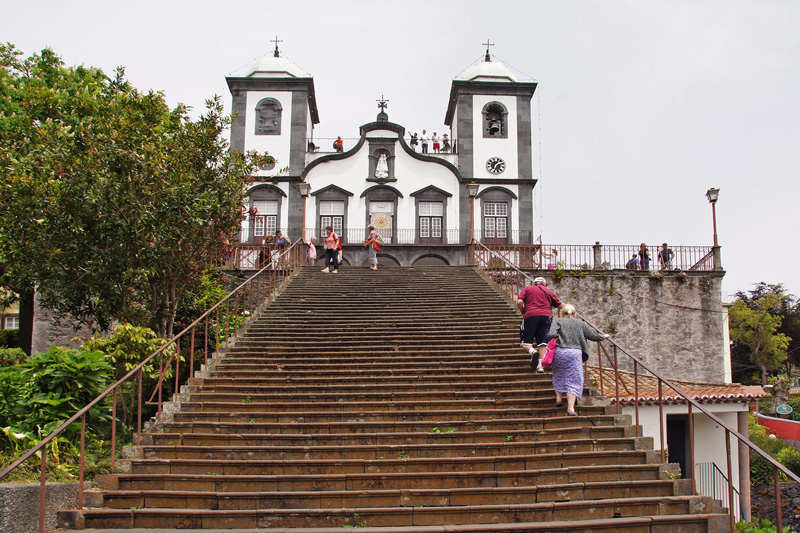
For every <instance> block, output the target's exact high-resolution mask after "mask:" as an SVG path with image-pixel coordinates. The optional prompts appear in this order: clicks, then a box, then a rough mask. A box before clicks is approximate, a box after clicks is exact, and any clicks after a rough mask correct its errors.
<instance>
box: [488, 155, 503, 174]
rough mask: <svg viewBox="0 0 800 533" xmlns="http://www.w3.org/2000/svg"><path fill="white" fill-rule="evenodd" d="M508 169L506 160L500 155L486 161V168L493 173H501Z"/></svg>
mask: <svg viewBox="0 0 800 533" xmlns="http://www.w3.org/2000/svg"><path fill="white" fill-rule="evenodd" d="M505 169H506V162H505V161H503V160H502V159H500V158H499V157H492V158H490V159H489V160H488V161H487V162H486V170H488V171H489V172H491V173H492V174H500V173H501V172H503V171H504V170H505Z"/></svg>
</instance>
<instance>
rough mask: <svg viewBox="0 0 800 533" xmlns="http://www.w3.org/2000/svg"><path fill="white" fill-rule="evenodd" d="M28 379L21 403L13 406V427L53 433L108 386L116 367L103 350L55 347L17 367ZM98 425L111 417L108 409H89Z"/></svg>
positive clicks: (43, 433) (24, 384)
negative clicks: (107, 359) (109, 361)
mask: <svg viewBox="0 0 800 533" xmlns="http://www.w3.org/2000/svg"><path fill="white" fill-rule="evenodd" d="M16 369H17V371H18V373H19V375H20V376H21V377H23V378H25V382H24V383H22V384H21V387H20V389H19V392H18V394H19V396H18V404H17V405H16V406H15V407H14V408H12V410H11V415H12V416H13V419H14V420H15V422H16V423H15V424H13V427H14V428H15V429H21V430H23V431H24V432H28V433H31V434H37V433H39V434H41V435H42V436H45V435H48V434H50V432H52V431H53V430H54V429H56V428H57V427H58V426H60V425H61V424H63V423H64V422H65V421H66V420H67V419H68V418H69V417H71V416H72V415H74V414H75V413H76V412H78V411H79V410H81V409H82V408H83V407H85V406H86V405H87V404H88V403H89V402H91V401H92V400H94V399H95V398H96V397H97V396H99V395H100V393H101V392H103V391H104V390H105V389H106V388H107V387H108V386H109V385H110V381H111V376H112V373H113V367H112V366H111V365H110V364H109V363H108V362H106V361H105V359H104V356H103V354H102V353H101V352H97V351H91V350H84V349H78V350H73V349H69V348H61V347H58V346H53V347H52V348H50V349H49V350H48V351H46V352H44V353H39V354H36V355H34V356H33V357H31V358H30V359H28V361H26V362H25V363H23V364H21V365H18V366H17V367H16ZM88 418H89V420H91V421H92V422H93V425H94V426H95V427H97V426H98V424H101V423H102V422H105V421H107V420H108V411H107V409H104V408H102V406H99V405H98V406H97V407H95V408H94V409H92V410H91V411H90V412H89V417H88Z"/></svg>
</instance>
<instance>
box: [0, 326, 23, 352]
mask: <svg viewBox="0 0 800 533" xmlns="http://www.w3.org/2000/svg"><path fill="white" fill-rule="evenodd" d="M0 346H2V347H6V348H19V330H18V329H0Z"/></svg>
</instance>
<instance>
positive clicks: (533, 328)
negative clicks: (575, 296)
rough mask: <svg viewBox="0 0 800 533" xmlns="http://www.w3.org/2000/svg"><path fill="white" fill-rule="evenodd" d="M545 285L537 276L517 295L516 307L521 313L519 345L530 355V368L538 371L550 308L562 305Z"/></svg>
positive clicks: (545, 339)
mask: <svg viewBox="0 0 800 533" xmlns="http://www.w3.org/2000/svg"><path fill="white" fill-rule="evenodd" d="M545 285H547V281H546V280H545V279H544V278H542V277H538V278H536V279H534V280H533V285H528V286H527V287H525V288H524V289H522V292H520V293H519V296H518V297H517V309H519V311H520V313H522V343H521V346H522V348H523V349H524V350H525V351H526V352H528V353H529V354H530V355H531V368H536V372H539V373H542V372H544V368H542V364H541V362H540V361H541V358H542V357H544V352H545V350H546V349H547V333H548V332H549V331H550V324H551V323H552V322H553V312H552V308H553V307H557V308H558V309H561V308H562V307H564V304H563V303H562V302H561V300H559V299H558V296H556V295H555V293H554V292H553V291H551V290H550V289H548V288H547V287H546V286H545ZM534 345H535V346H536V348H534Z"/></svg>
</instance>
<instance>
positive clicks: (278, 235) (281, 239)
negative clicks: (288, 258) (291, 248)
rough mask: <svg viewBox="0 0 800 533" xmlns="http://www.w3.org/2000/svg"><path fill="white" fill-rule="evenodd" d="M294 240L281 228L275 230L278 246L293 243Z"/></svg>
mask: <svg viewBox="0 0 800 533" xmlns="http://www.w3.org/2000/svg"><path fill="white" fill-rule="evenodd" d="M291 243H292V241H290V240H289V237H286V236H285V235H284V234H283V233H281V230H278V231H276V232H275V244H277V245H278V246H285V245H287V244H291Z"/></svg>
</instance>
